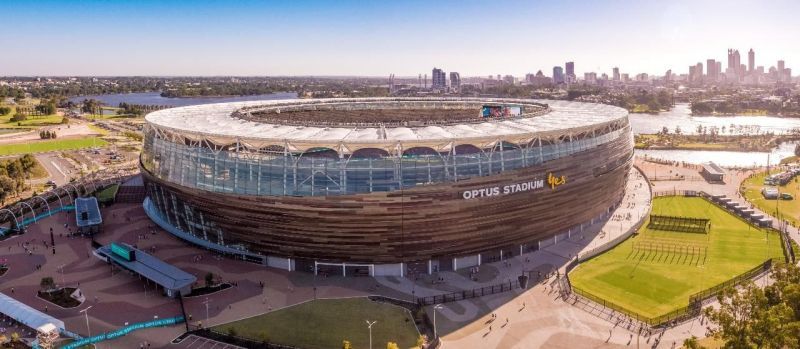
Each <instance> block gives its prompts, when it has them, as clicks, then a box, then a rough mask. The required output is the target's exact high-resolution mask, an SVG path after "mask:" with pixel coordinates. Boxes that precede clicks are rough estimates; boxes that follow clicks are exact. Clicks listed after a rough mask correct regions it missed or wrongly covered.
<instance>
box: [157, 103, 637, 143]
mask: <svg viewBox="0 0 800 349" xmlns="http://www.w3.org/2000/svg"><path fill="white" fill-rule="evenodd" d="M334 100H337V99H327V100H315V101H334ZM382 100H386V101H396V100H402V98H356V99H348V100H347V101H351V102H369V101H374V102H380V101H382ZM413 100H416V101H418V100H419V98H414V99H413ZM431 100H432V101H437V100H442V101H447V100H458V99H457V98H434V99H431ZM462 100H473V101H485V102H486V103H497V102H514V101H519V100H508V99H506V100H504V99H489V98H486V99H480V98H472V99H462ZM337 101H342V100H341V99H338V100H337ZM526 101H528V102H534V103H542V104H547V105H549V107H550V111H549V112H548V113H546V114H544V115H540V116H533V117H527V118H526V117H521V118H511V119H492V120H487V121H482V122H476V123H463V124H452V125H441V126H438V125H426V126H419V127H411V126H401V127H379V126H374V125H371V126H365V127H344V126H342V127H325V126H313V125H309V126H297V125H281V124H276V123H262V122H253V121H246V120H243V119H240V118H236V117H233V116H231V114H232V113H233V112H234V111H237V110H239V109H242V108H245V107H255V106H266V105H274V104H284V105H286V104H290V105H291V104H298V105H302V104H304V103H309V100H303V99H295V100H266V101H250V102H236V103H218V104H205V105H195V106H187V107H180V108H171V109H165V110H160V111H156V112H153V113H150V114H148V115H147V117H146V120H147V122H148V124H149V125H150V126H152V127H155V128H156V129H160V130H162V131H165V132H171V133H175V134H180V135H182V136H184V137H186V138H188V139H194V140H200V139H207V140H210V141H213V142H215V143H217V144H225V143H228V144H230V143H234V142H236V141H240V142H241V143H244V144H246V145H250V146H256V147H263V146H267V145H283V144H285V143H291V144H296V145H298V146H299V148H309V147H313V146H314V145H315V144H318V145H319V146H327V147H332V146H335V145H340V144H341V145H345V146H346V147H348V148H352V149H355V148H361V147H368V146H369V145H382V146H379V147H382V148H385V147H386V146H387V145H389V144H399V143H402V144H404V147H405V148H409V147H411V146H416V145H423V144H433V143H439V144H441V143H448V142H452V141H458V142H462V143H463V142H469V143H474V144H482V143H485V144H491V143H492V142H494V141H496V140H497V139H499V138H503V139H504V140H507V141H516V140H519V141H523V140H525V139H530V138H532V137H533V136H534V135H541V136H545V135H552V134H557V133H560V132H564V131H565V130H581V129H586V128H589V127H592V128H593V127H596V126H598V125H601V124H607V123H611V122H616V121H620V120H624V119H626V118H627V116H628V111H627V110H625V109H622V108H619V107H614V106H610V105H604V104H594V103H581V102H569V101H551V100H526ZM348 145H353V146H352V147H350V146H348Z"/></svg>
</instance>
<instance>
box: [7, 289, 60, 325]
mask: <svg viewBox="0 0 800 349" xmlns="http://www.w3.org/2000/svg"><path fill="white" fill-rule="evenodd" d="M0 313H3V314H5V315H6V316H8V317H10V318H12V319H14V320H16V321H18V322H20V323H22V324H24V325H25V326H28V327H30V328H32V329H37V328H39V327H41V326H44V325H47V324H53V325H54V326H55V327H56V328H58V329H59V330H60V331H64V322H63V321H61V320H59V319H56V318H54V317H52V316H50V315H47V314H45V313H42V312H41V311H38V310H36V309H34V308H32V307H30V306H28V305H27V304H25V303H22V302H20V301H18V300H16V299H14V298H11V297H9V296H7V295H5V294H3V293H0Z"/></svg>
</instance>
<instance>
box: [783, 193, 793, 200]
mask: <svg viewBox="0 0 800 349" xmlns="http://www.w3.org/2000/svg"><path fill="white" fill-rule="evenodd" d="M781 200H794V196H792V194H789V193H781Z"/></svg>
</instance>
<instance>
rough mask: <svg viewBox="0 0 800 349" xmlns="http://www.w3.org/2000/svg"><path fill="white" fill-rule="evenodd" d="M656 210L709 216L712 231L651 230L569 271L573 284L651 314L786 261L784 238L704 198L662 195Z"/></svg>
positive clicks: (645, 314)
mask: <svg viewBox="0 0 800 349" xmlns="http://www.w3.org/2000/svg"><path fill="white" fill-rule="evenodd" d="M652 214H655V215H667V216H681V217H695V218H707V219H709V220H710V223H711V226H710V229H709V231H708V233H707V234H704V233H692V232H674V231H665V230H654V229H648V228H647V224H645V225H643V227H642V228H641V229H640V230H639V232H638V234H636V235H635V236H633V237H631V238H630V239H628V240H626V241H625V242H623V243H621V244H620V245H618V246H617V247H615V248H613V249H611V250H610V251H608V252H605V253H603V254H601V255H599V256H597V257H595V258H593V259H591V260H589V261H587V262H584V263H581V264H580V265H579V266H578V267H576V268H575V269H574V270H573V271H572V272H571V273H570V275H569V277H570V281H571V282H572V285H573V287H576V288H579V289H580V290H582V291H584V292H588V293H591V294H593V295H595V296H597V297H600V298H603V299H605V300H608V301H610V302H613V303H616V304H617V305H620V306H622V307H624V308H626V309H628V310H630V311H633V312H636V313H639V314H641V315H644V316H647V317H656V316H660V315H664V314H667V313H669V312H670V311H673V310H676V309H679V308H682V307H685V306H687V305H688V304H689V296H690V295H692V294H694V293H696V292H699V291H702V290H704V289H707V288H709V287H712V286H715V285H717V284H719V283H722V282H724V281H726V280H728V279H731V278H732V277H734V276H736V275H739V274H741V273H744V272H746V271H748V270H750V269H752V268H753V267H756V266H757V265H759V264H761V263H763V262H764V261H765V260H767V259H769V258H778V259H779V260H783V251H782V248H781V241H780V237H779V236H778V235H777V234H775V233H767V232H766V231H764V230H760V229H757V228H755V227H753V226H751V225H749V224H747V223H746V222H745V221H743V220H741V219H739V218H738V217H736V216H733V215H731V214H729V213H728V212H727V211H725V210H723V209H721V208H719V207H717V206H715V205H713V204H712V203H710V202H708V201H706V200H705V199H703V198H699V197H675V196H673V197H661V198H656V199H654V200H653V210H652Z"/></svg>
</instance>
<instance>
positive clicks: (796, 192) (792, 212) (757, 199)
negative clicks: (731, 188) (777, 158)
mask: <svg viewBox="0 0 800 349" xmlns="http://www.w3.org/2000/svg"><path fill="white" fill-rule="evenodd" d="M772 173H773V174H774V173H777V171H772ZM766 176H767V173H766V172H762V173H759V174H757V175H755V176H753V177H751V178H748V179H746V180H745V181H744V182H743V183H742V186H743V187H744V197H745V199H747V201H749V202H750V203H752V204H753V205H755V206H756V207H758V208H759V209H760V210H761V211H763V212H766V213H769V214H770V215H772V216H773V217H777V216H778V214H777V213H776V211H779V212H780V216H781V218H783V219H786V220H788V221H790V222H792V223H794V224H795V225H797V224H800V182H798V180H800V177H795V179H793V180H791V181H789V183H786V185H782V186H779V187H778V188H779V190H780V192H781V193H790V194H792V195H793V196H794V200H767V199H765V198H764V196H763V195H761V188H763V187H765V185H764V177H766Z"/></svg>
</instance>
